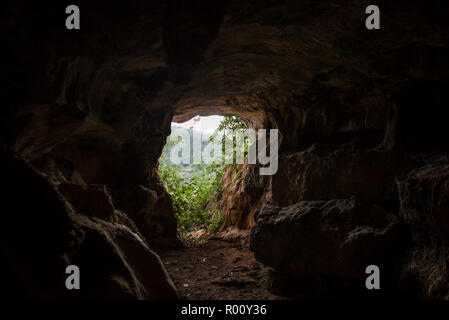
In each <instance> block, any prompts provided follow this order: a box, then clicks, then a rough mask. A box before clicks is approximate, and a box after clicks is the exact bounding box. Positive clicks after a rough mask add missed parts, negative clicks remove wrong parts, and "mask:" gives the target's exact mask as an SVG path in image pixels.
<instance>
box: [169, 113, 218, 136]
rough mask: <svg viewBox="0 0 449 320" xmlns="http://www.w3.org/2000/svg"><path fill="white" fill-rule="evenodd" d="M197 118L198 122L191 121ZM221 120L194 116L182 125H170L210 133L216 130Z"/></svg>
mask: <svg viewBox="0 0 449 320" xmlns="http://www.w3.org/2000/svg"><path fill="white" fill-rule="evenodd" d="M198 117H199V121H194V120H193V119H195V118H198ZM221 120H223V117H222V116H209V117H200V116H196V117H194V118H192V119H190V120H189V121H186V122H183V123H177V122H172V125H176V126H179V127H183V128H187V129H190V127H194V128H195V130H198V131H204V132H210V133H212V132H213V131H214V130H215V129H217V128H218V125H219V124H220V122H221Z"/></svg>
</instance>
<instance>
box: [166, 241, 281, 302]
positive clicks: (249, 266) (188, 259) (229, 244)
mask: <svg viewBox="0 0 449 320" xmlns="http://www.w3.org/2000/svg"><path fill="white" fill-rule="evenodd" d="M183 242H184V245H185V247H183V248H181V249H177V250H171V251H166V252H162V253H160V257H161V259H162V261H163V262H164V264H165V266H166V268H167V271H168V273H169V274H170V276H171V277H172V279H173V281H174V282H175V285H176V287H177V288H178V290H179V291H180V293H181V296H182V299H192V300H195V299H210V300H232V299H235V300H237V299H238V300H256V299H257V300H267V299H270V300H272V299H273V300H274V299H276V300H278V299H282V298H281V297H278V296H275V295H273V294H271V293H270V292H269V291H268V290H267V289H266V283H265V282H266V279H267V275H268V273H269V269H268V268H267V267H265V266H263V265H262V264H260V263H259V262H257V261H256V260H255V258H254V254H253V253H252V252H251V251H250V250H249V248H248V234H245V235H244V236H243V237H238V238H229V237H224V236H222V235H220V234H217V235H216V236H212V237H206V238H202V239H200V240H195V241H192V240H188V239H183Z"/></svg>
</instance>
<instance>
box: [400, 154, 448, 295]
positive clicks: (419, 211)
mask: <svg viewBox="0 0 449 320" xmlns="http://www.w3.org/2000/svg"><path fill="white" fill-rule="evenodd" d="M398 187H399V193H400V199H401V208H400V213H401V216H402V217H403V219H404V220H405V221H406V222H407V224H408V225H409V226H410V228H411V230H412V235H413V241H414V249H413V250H412V252H411V253H410V256H409V261H408V263H407V264H406V275H407V276H408V277H409V278H411V279H413V280H414V281H415V282H416V283H417V286H418V288H421V295H422V296H424V297H426V298H438V299H449V291H448V287H447V283H448V281H449V280H448V279H449V278H448V273H447V270H448V263H449V163H448V162H447V157H444V159H443V161H442V163H436V164H431V165H428V166H425V167H422V168H418V169H416V170H413V171H412V172H410V173H409V174H407V175H405V176H402V177H400V178H399V179H398Z"/></svg>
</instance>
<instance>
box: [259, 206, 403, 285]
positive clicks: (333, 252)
mask: <svg viewBox="0 0 449 320" xmlns="http://www.w3.org/2000/svg"><path fill="white" fill-rule="evenodd" d="M406 247H407V233H406V232H404V228H403V226H401V224H400V223H399V221H398V219H397V217H395V216H394V214H392V213H388V212H386V211H384V210H383V209H382V208H381V207H379V206H366V205H365V206H363V205H358V204H356V201H355V200H354V199H342V200H330V201H301V202H298V203H296V204H293V205H291V206H288V207H278V206H271V205H267V206H264V207H263V208H262V209H261V210H260V212H259V213H258V215H257V224H256V226H255V227H254V228H253V229H252V232H251V248H252V249H253V250H254V253H255V256H256V259H257V260H259V261H261V262H263V263H264V264H266V265H269V266H272V267H273V268H274V269H275V270H276V271H278V272H279V273H281V274H285V275H291V276H304V275H318V276H319V275H325V276H328V277H334V278H344V279H352V280H361V279H364V278H365V277H366V275H365V268H366V267H367V266H368V265H372V264H374V265H377V266H379V268H380V269H381V270H382V271H383V275H387V274H389V276H391V274H392V273H393V272H395V271H396V272H397V270H395V268H396V267H397V264H398V262H400V259H401V252H403V250H404V249H405V248H406ZM362 282H363V281H362Z"/></svg>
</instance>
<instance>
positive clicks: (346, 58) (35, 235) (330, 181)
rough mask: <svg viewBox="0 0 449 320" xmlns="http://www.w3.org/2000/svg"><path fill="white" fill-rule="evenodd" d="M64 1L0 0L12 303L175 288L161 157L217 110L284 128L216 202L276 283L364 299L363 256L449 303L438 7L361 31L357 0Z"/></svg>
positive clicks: (444, 12) (447, 45)
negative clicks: (77, 281)
mask: <svg viewBox="0 0 449 320" xmlns="http://www.w3.org/2000/svg"><path fill="white" fill-rule="evenodd" d="M68 4H69V3H68V2H67V1H60V2H59V3H58V4H54V3H48V4H45V3H44V2H26V1H3V2H2V4H1V5H0V16H1V19H0V23H1V27H0V30H1V31H0V32H1V34H2V42H3V45H2V48H3V50H2V51H3V52H2V73H1V75H0V78H1V82H2V88H1V90H2V91H1V92H2V94H1V95H2V102H3V103H2V110H1V111H0V112H1V120H0V121H1V123H0V130H1V134H0V142H1V144H2V149H1V153H0V161H1V165H0V170H1V176H2V178H3V179H2V183H3V188H2V193H1V200H0V205H1V212H2V222H3V226H4V228H3V232H2V233H1V236H0V237H1V240H0V255H1V260H2V261H3V263H2V264H1V269H0V271H1V274H2V275H4V278H5V279H6V280H5V282H4V284H3V286H4V287H5V290H7V291H8V292H9V293H10V295H11V296H12V297H17V298H38V299H51V298H68V299H70V298H103V299H104V298H113V299H121V298H124V299H179V298H180V293H179V288H177V285H176V284H175V282H173V281H172V279H171V275H170V274H169V272H167V268H166V266H165V264H164V262H163V261H164V258H163V257H164V256H166V253H164V252H173V251H171V250H175V251H174V252H176V250H182V249H180V248H182V247H183V244H182V243H181V241H180V239H179V238H178V236H177V232H176V226H177V221H176V217H175V215H174V211H173V207H172V202H171V199H170V195H169V194H168V193H167V191H166V189H165V187H164V185H163V183H162V182H161V180H160V178H159V176H158V174H157V166H158V159H159V157H160V155H161V152H162V148H163V146H164V145H165V143H166V138H167V136H168V135H169V134H170V124H171V122H172V121H176V122H183V121H186V120H188V119H190V118H192V117H193V116H195V115H202V116H207V115H215V114H218V115H236V116H238V117H240V118H241V119H243V120H244V121H245V122H246V123H247V125H248V126H249V127H251V128H266V129H272V128H273V129H279V131H280V133H281V135H282V139H281V144H280V149H279V169H278V171H277V173H276V174H274V175H272V176H261V175H259V174H258V169H259V168H258V165H248V164H245V165H244V166H243V168H244V172H243V174H242V175H241V177H240V178H239V180H238V183H237V185H236V187H235V188H233V189H232V190H231V191H230V192H228V193H227V194H226V195H225V196H223V198H222V199H221V211H222V214H223V217H224V220H223V225H222V230H237V231H238V232H240V231H241V232H246V234H247V238H246V240H245V241H243V242H242V246H244V247H245V248H246V249H250V250H251V251H252V252H254V257H255V259H256V260H257V262H254V263H255V264H257V265H259V264H260V265H261V266H262V268H265V267H269V268H270V269H271V270H272V273H271V276H272V279H271V281H272V283H275V285H273V287H275V288H274V289H273V290H274V292H275V293H276V294H277V295H279V296H287V297H292V298H298V299H302V298H306V299H307V298H317V297H318V298H319V297H342V296H344V297H358V296H360V294H361V291H363V290H361V289H360V286H361V285H364V281H365V278H366V274H365V267H366V266H367V265H370V264H373V263H375V264H376V265H378V266H379V267H380V269H381V270H383V274H384V277H383V279H384V280H383V281H384V282H383V284H385V285H384V287H383V288H385V290H383V291H382V292H381V293H380V294H381V295H385V296H388V297H396V298H401V297H410V298H418V299H449V271H448V270H449V247H448V245H449V139H448V137H449V125H448V120H449V25H448V24H447V23H446V22H447V19H448V17H449V6H448V5H447V1H405V0H397V1H386V0H378V1H376V4H377V5H378V6H379V7H380V8H381V9H382V20H381V21H382V28H381V29H380V30H375V31H372V30H367V29H366V28H365V23H364V22H365V18H366V14H365V8H366V6H367V5H369V4H371V3H370V2H369V1H352V0H329V1H312V0H285V1H272V0H257V1H256V0H252V1H241V0H239V1H234V0H220V1H207V0H186V1H181V0H167V1H143V0H133V1H127V2H126V4H125V2H106V1H95V2H93V1H85V0H80V1H77V5H78V6H79V7H80V8H81V28H80V30H67V29H66V28H65V26H64V21H65V19H66V17H67V15H66V14H65V13H64V12H65V8H66V6H67V5H68ZM167 250H169V251H167ZM211 250H212V251H213V250H214V248H212V249H211ZM156 252H157V253H156ZM160 257H162V260H161V258H160ZM70 264H74V265H78V266H79V267H80V269H82V270H83V290H74V291H69V290H67V289H66V288H65V286H64V279H65V273H64V270H65V267H66V266H67V265H70ZM258 268H259V267H258ZM255 298H257V296H256V297H255Z"/></svg>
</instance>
